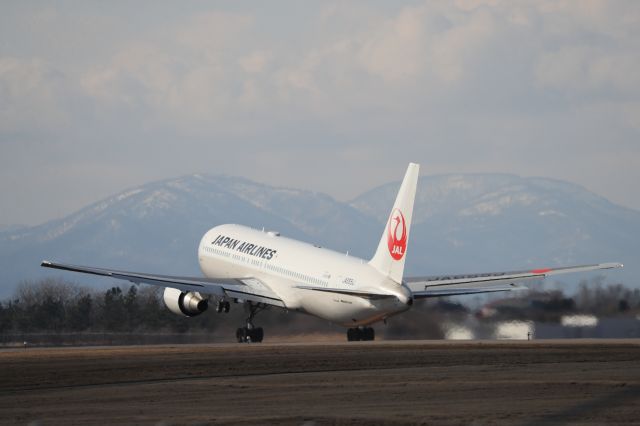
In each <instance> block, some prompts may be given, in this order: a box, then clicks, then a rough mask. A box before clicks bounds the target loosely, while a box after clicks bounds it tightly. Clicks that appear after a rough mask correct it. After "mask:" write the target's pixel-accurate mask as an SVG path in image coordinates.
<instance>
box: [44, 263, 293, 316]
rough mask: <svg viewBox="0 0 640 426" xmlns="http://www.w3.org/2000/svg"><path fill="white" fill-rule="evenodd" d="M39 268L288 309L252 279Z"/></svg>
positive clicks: (58, 266) (61, 266)
mask: <svg viewBox="0 0 640 426" xmlns="http://www.w3.org/2000/svg"><path fill="white" fill-rule="evenodd" d="M40 266H42V267H45V268H53V269H60V270H63V271H71V272H81V273H84V274H92V275H101V276H104V277H111V278H115V279H119V280H126V281H130V282H132V283H135V284H150V285H156V286H160V287H173V288H177V289H178V290H182V291H199V292H203V293H208V294H213V295H215V296H219V297H225V296H226V297H231V298H236V299H242V300H248V301H251V302H256V303H266V304H268V305H273V306H278V307H281V308H285V307H286V306H285V303H284V301H283V300H282V299H281V298H280V296H278V295H277V294H276V293H275V292H274V291H273V290H271V288H269V286H268V285H267V284H266V283H264V282H262V281H260V280H258V279H257V278H253V277H241V278H199V277H176V276H171V275H153V274H145V273H140V272H127V271H116V270H112V269H103V268H93V267H89V266H78V265H69V264H65V263H56V262H50V261H47V260H43V261H42V263H41V264H40Z"/></svg>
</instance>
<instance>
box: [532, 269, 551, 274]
mask: <svg viewBox="0 0 640 426" xmlns="http://www.w3.org/2000/svg"><path fill="white" fill-rule="evenodd" d="M549 271H552V269H551V268H542V269H534V270H533V271H531V273H532V274H546V273H547V272H549Z"/></svg>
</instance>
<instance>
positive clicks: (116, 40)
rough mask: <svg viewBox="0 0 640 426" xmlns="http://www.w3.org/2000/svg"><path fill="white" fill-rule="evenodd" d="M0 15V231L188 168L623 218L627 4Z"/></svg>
mask: <svg viewBox="0 0 640 426" xmlns="http://www.w3.org/2000/svg"><path fill="white" fill-rule="evenodd" d="M0 9H1V13H0V196H1V199H2V203H0V224H5V225H6V224H27V225H35V224H39V223H42V222H44V221H47V220H50V219H54V218H59V217H62V216H64V215H66V214H69V213H71V212H73V211H75V210H77V209H79V208H81V207H83V206H85V205H87V204H89V203H91V202H94V201H97V200H99V199H101V198H104V197H107V196H109V195H111V194H114V193H117V192H119V191H121V190H123V189H125V188H129V187H133V186H137V185H140V184H143V183H146V182H150V181H154V180H158V179H162V178H169V177H175V176H180V175H185V174H192V173H212V174H227V175H234V176H243V177H246V178H249V179H251V180H255V181H257V182H262V183H266V184H271V185H277V186H288V187H295V188H304V189H310V190H315V191H322V192H325V193H328V194H330V195H332V196H333V197H335V198H337V199H339V200H349V199H351V198H353V197H355V196H357V195H359V194H360V193H362V192H364V191H366V190H369V189H371V188H373V187H375V186H377V185H380V184H383V183H386V182H389V181H398V180H400V179H401V178H402V175H403V173H404V171H405V169H406V165H407V163H409V162H418V163H421V165H422V167H421V173H422V174H425V175H429V174H440V173H477V172H498V173H514V174H518V175H522V176H543V177H551V178H557V179H563V180H568V181H571V182H575V183H578V184H581V185H583V186H585V187H586V188H588V189H589V190H592V191H594V192H596V193H598V194H600V195H603V196H605V197H607V198H609V199H610V200H611V201H613V202H615V203H618V204H621V205H624V206H627V207H631V208H634V209H640V191H639V190H638V182H640V167H639V165H640V2H638V1H613V0H607V1H595V0H578V1H563V0H550V1H546V0H538V1H517V2H514V1H510V0H509V1H500V0H486V1H483V0H460V1H409V2H401V1H351V2H344V1H336V2H331V1H304V2H300V1H273V2H264V1H246V2H237V1H181V2H162V1H148V2H143V1H140V2H135V3H130V2H124V1H113V2H103V1H95V2H92V1H85V2H65V1H56V2H46V1H9V2H3V3H2V5H1V6H0Z"/></svg>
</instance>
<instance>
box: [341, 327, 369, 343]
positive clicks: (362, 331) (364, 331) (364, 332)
mask: <svg viewBox="0 0 640 426" xmlns="http://www.w3.org/2000/svg"><path fill="white" fill-rule="evenodd" d="M375 338H376V331H375V330H374V329H373V328H371V327H356V328H350V329H349V330H347V340H348V341H349V342H355V341H358V340H374V339H375Z"/></svg>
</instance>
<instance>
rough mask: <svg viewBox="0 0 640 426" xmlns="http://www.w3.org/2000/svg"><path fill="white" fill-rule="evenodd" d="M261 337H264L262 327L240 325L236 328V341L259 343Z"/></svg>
mask: <svg viewBox="0 0 640 426" xmlns="http://www.w3.org/2000/svg"><path fill="white" fill-rule="evenodd" d="M262 339H264V330H262V327H258V328H247V327H241V328H239V329H237V330H236V340H237V341H238V343H260V342H262Z"/></svg>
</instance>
